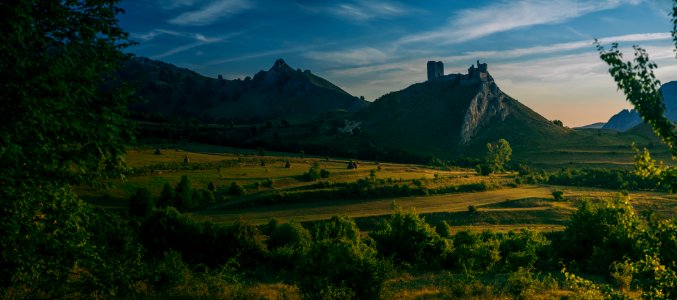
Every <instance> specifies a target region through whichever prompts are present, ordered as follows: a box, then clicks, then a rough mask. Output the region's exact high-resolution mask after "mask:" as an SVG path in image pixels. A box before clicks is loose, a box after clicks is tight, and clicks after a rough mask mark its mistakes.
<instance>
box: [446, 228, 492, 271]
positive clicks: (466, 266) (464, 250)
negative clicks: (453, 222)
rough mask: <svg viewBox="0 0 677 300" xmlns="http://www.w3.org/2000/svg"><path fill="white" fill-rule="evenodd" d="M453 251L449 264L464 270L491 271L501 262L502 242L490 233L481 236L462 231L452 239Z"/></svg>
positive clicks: (486, 232)
mask: <svg viewBox="0 0 677 300" xmlns="http://www.w3.org/2000/svg"><path fill="white" fill-rule="evenodd" d="M452 241H453V245H454V247H453V249H452V251H451V253H450V255H449V261H448V262H447V264H448V265H449V266H450V267H453V268H456V269H459V270H463V271H466V270H467V271H470V270H477V271H486V270H491V269H493V268H494V266H495V265H496V264H497V263H498V262H499V261H500V259H501V254H500V250H499V247H500V241H499V240H498V239H497V238H496V236H495V235H494V234H493V233H491V232H488V231H485V232H483V233H481V234H476V233H472V232H470V231H460V232H458V233H456V235H454V237H453V238H452Z"/></svg>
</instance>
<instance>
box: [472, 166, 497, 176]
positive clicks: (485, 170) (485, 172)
mask: <svg viewBox="0 0 677 300" xmlns="http://www.w3.org/2000/svg"><path fill="white" fill-rule="evenodd" d="M475 171H477V174H479V175H482V176H489V174H491V173H493V172H494V170H493V169H492V168H491V166H490V165H488V164H479V165H477V166H475Z"/></svg>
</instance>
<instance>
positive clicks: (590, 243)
mask: <svg viewBox="0 0 677 300" xmlns="http://www.w3.org/2000/svg"><path fill="white" fill-rule="evenodd" d="M644 231H645V228H644V225H642V223H641V221H640V219H639V218H638V217H637V215H635V212H634V209H633V208H632V206H630V204H629V203H628V202H627V200H625V199H619V200H617V201H615V202H607V203H606V205H605V206H603V207H593V206H592V204H591V203H590V202H588V201H583V202H582V203H581V205H580V206H579V207H578V210H577V211H576V212H574V213H573V215H572V216H571V220H570V221H569V224H568V225H567V228H566V229H565V231H564V235H563V237H562V240H561V241H560V245H556V247H555V249H556V250H558V251H559V255H560V257H561V258H563V259H565V260H573V261H576V262H578V263H579V264H581V265H582V266H583V269H584V271H587V272H593V273H597V274H604V275H608V274H609V267H610V266H611V265H612V263H613V262H614V261H623V260H625V259H626V258H629V259H638V258H640V257H641V256H642V253H643V250H642V249H643V246H642V245H641V236H642V234H643V232H644Z"/></svg>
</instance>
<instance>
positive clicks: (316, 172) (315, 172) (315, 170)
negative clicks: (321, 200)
mask: <svg viewBox="0 0 677 300" xmlns="http://www.w3.org/2000/svg"><path fill="white" fill-rule="evenodd" d="M327 176H329V173H328V172H327ZM320 178H324V177H322V175H321V171H320V165H319V164H318V163H314V164H313V165H312V166H311V167H310V169H309V170H308V172H306V173H303V179H304V180H305V181H315V180H318V179H320Z"/></svg>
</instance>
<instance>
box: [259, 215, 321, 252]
mask: <svg viewBox="0 0 677 300" xmlns="http://www.w3.org/2000/svg"><path fill="white" fill-rule="evenodd" d="M310 242H311V237H310V232H308V230H306V229H305V228H303V226H301V224H298V223H296V222H293V221H292V222H289V223H285V224H281V225H277V226H275V229H273V231H272V232H271V233H270V237H269V238H268V249H270V250H274V249H277V248H281V247H291V248H306V247H308V245H309V244H310Z"/></svg>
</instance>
